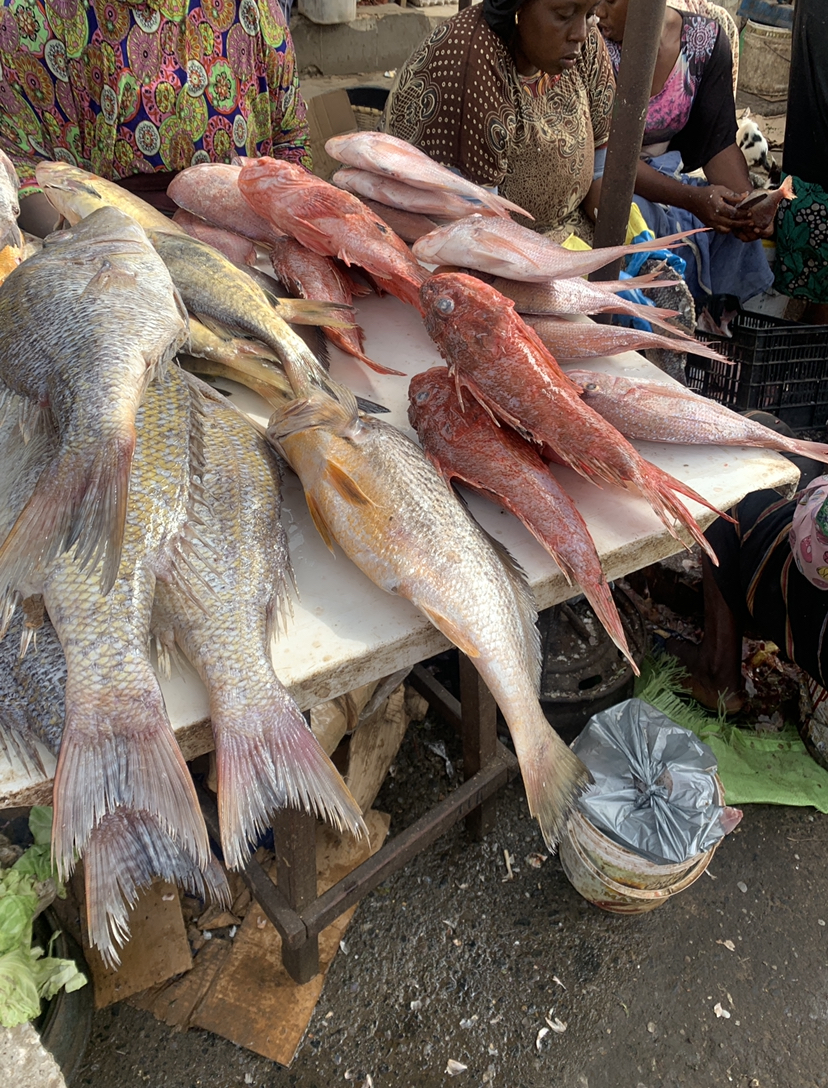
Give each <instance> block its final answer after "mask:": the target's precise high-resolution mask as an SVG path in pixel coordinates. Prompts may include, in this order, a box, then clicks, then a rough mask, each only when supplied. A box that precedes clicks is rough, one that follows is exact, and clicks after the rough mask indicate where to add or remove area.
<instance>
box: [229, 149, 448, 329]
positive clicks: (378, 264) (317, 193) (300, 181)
mask: <svg viewBox="0 0 828 1088" xmlns="http://www.w3.org/2000/svg"><path fill="white" fill-rule="evenodd" d="M239 189H240V190H241V193H242V196H244V198H245V200H247V201H248V203H249V204H250V206H251V208H253V210H254V211H256V212H257V213H258V214H259V215H262V216H264V217H265V218H267V219H268V220H269V221H270V223H272V224H273V226H275V227H276V228H277V229H278V230H281V231H283V232H284V233H285V234H290V235H291V236H292V237H294V238H295V239H296V240H297V241H299V242H301V243H302V244H303V245H305V246H307V247H308V249H312V250H313V251H314V252H315V253H321V254H322V255H323V256H326V257H339V258H340V259H341V260H343V261H344V262H345V264H347V265H351V264H357V265H360V266H361V267H362V268H364V269H365V270H366V272H368V273H369V274H370V275H371V277H372V278H373V279H374V280H375V281H376V282H377V284H378V285H379V287H381V288H382V290H384V291H387V292H388V293H389V294H391V295H395V296H396V297H397V298H399V299H401V300H402V301H403V302H408V303H410V304H411V305H412V306H416V307H417V308H419V305H420V302H419V290H420V287H421V285H422V284H423V282H424V281H425V279H426V277H427V275H428V273H427V272H426V271H425V269H424V268H422V267H421V266H420V265H419V264H418V263H417V261H416V260H415V259H414V257H413V256H412V255H411V251H410V250H409V248H408V246H407V245H406V244H405V242H404V241H403V240H402V238H399V237H398V236H397V235H396V234H395V233H394V232H393V231H392V230H391V228H390V227H389V226H387V224H385V223H384V222H383V221H382V219H380V217H379V216H378V215H376V214H375V213H374V212H372V211H371V209H370V208H368V207H366V206H365V204H363V203H362V201H361V200H359V199H358V198H357V197H355V196H353V195H352V194H351V193H346V192H345V191H344V190H343V189H337V187H336V186H335V185H331V184H330V183H329V182H327V181H323V180H322V179H321V178H318V177H315V176H314V175H313V174H310V173H308V171H307V170H303V169H302V167H301V166H294V165H293V163H289V162H285V161H284V160H277V159H271V158H268V157H267V156H264V157H263V158H260V159H249V160H247V162H246V163H245V165H244V166H243V167H242V171H241V174H240V175H239Z"/></svg>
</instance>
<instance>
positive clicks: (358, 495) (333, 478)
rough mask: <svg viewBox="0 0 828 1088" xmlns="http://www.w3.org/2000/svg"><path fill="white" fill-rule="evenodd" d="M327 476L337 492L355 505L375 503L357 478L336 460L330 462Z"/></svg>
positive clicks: (371, 504)
mask: <svg viewBox="0 0 828 1088" xmlns="http://www.w3.org/2000/svg"><path fill="white" fill-rule="evenodd" d="M326 476H327V478H328V482H329V483H330V484H331V486H332V487H333V488H334V490H335V491H336V492H337V494H338V495H341V496H342V498H343V499H344V500H345V501H346V502H350V503H352V504H353V505H354V506H373V505H374V500H373V499H369V498H368V496H367V495H366V494H365V492H364V491H363V490H362V488H361V487H360V486H359V484H358V483H357V482H356V480H354V478H353V477H352V476H350V475H349V474H348V472H347V471H346V470H345V469H344V468H343V467H342V466H341V465H338V464H337V463H336V462H335V461H329V462H328V469H327V472H326Z"/></svg>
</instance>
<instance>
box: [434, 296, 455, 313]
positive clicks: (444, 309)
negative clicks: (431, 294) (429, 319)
mask: <svg viewBox="0 0 828 1088" xmlns="http://www.w3.org/2000/svg"><path fill="white" fill-rule="evenodd" d="M435 306H436V308H437V309H438V310H439V311H440V313H441V314H453V313H454V300H453V299H450V298H447V297H446V296H445V295H444V296H443V297H442V298H438V299H437V302H436V303H435Z"/></svg>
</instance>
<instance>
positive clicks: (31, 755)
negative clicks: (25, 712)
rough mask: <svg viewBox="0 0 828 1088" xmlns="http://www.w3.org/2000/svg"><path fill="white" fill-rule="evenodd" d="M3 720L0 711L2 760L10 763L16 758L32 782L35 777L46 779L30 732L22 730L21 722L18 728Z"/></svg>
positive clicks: (44, 770)
mask: <svg viewBox="0 0 828 1088" xmlns="http://www.w3.org/2000/svg"><path fill="white" fill-rule="evenodd" d="M5 719H6V713H5V711H4V710H0V752H2V754H3V757H4V759H5V760H6V761H7V762H9V763H12V762H13V761H14V757H16V758H17V760H18V761H19V762H20V764H21V765H22V766H23V769H24V771H25V772H26V774H27V776H28V777H29V778H30V779H32V780H34V779H35V778H36V777H43V778H46V777H47V775H46V769H45V767H44V766H43V760H42V759H41V758H40V753H39V752H38V750H37V745H36V744H35V742H34V737H33V736H32V734H31V733H30V731H29V730H24V729H23V728H22V725H23V723H22V722H21V723H20V727H19V728H18V727H16V726H15V725H14V723H13V722H12V721H11V720H8V721H7V720H5Z"/></svg>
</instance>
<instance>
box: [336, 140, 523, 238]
mask: <svg viewBox="0 0 828 1088" xmlns="http://www.w3.org/2000/svg"><path fill="white" fill-rule="evenodd" d="M325 150H326V151H327V153H328V154H329V155H330V156H331V158H332V159H336V160H337V162H342V163H345V164H347V165H348V166H353V167H356V168H357V169H359V170H365V171H367V172H369V173H372V174H379V175H382V176H383V177H387V178H390V179H391V180H392V181H401V182H405V183H406V184H408V185H412V186H413V187H414V188H417V189H427V190H435V191H437V192H444V193H449V194H452V195H453V196H454V197H459V198H460V199H461V200H464V201H466V202H467V203H468V204H469V205H470V206H471V207H472V209H473V210H477V211H480V213H481V214H482V213H483V212H488V213H489V214H490V215H494V216H500V217H502V218H506V219H508V218H509V215H510V213H511V212H517V214H518V215H524V216H526V218H527V219H532V218H533V216H531V215H530V214H529V212H527V211H525V210H524V209H523V208H521V207H520V206H519V205H517V204H513V203H512V202H511V201H510V200H506V198H505V197H502V196H498V194H497V193H493V192H491V191H490V190H489V189H484V188H483V186H482V185H475V183H474V182H473V181H469V180H468V179H467V178H464V177H463V176H462V174H458V173H456V172H455V171H454V170H449V168H448V167H447V166H443V165H442V164H441V163H438V162H435V161H434V159H432V158H430V157H429V156H428V155H426V153H425V152H424V151H421V150H420V149H419V148H418V147H414V146H413V144H410V143H407V142H406V141H405V140H400V139H399V138H398V137H396V136H390V135H388V133H385V132H348V133H344V134H343V135H341V136H331V138H330V139H329V140H327V141H326V142H325Z"/></svg>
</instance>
